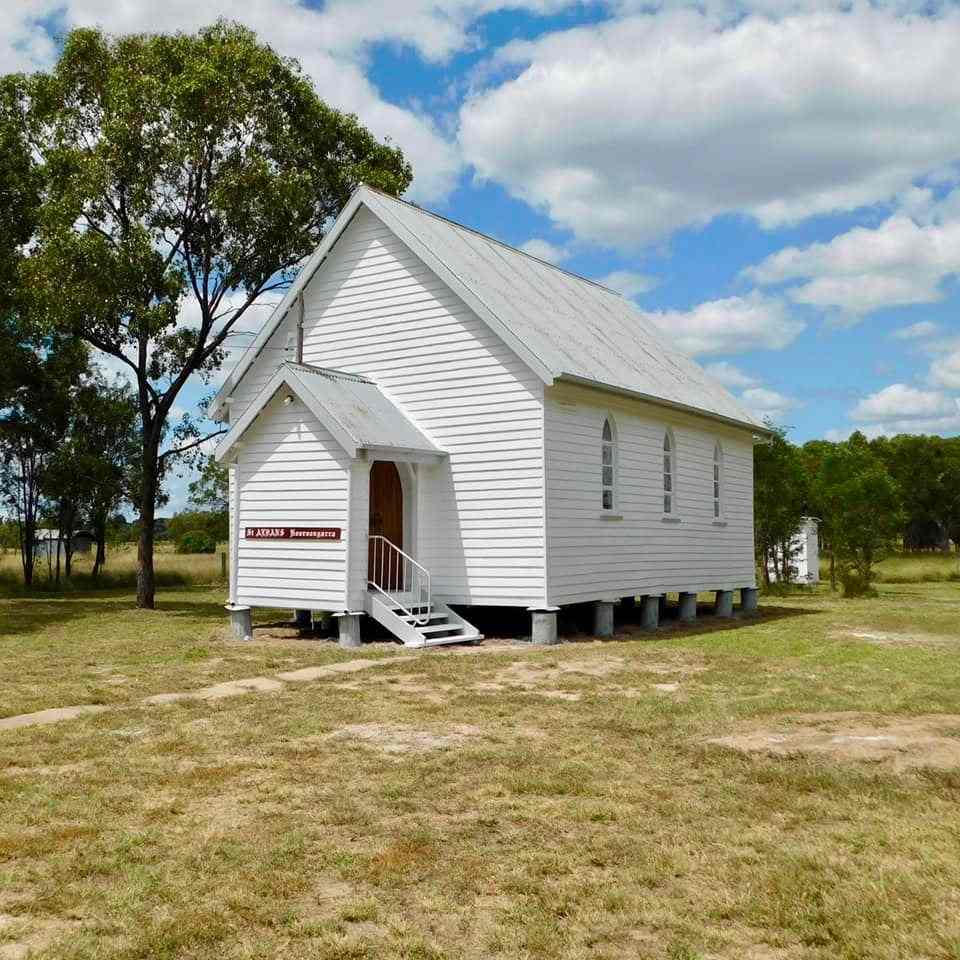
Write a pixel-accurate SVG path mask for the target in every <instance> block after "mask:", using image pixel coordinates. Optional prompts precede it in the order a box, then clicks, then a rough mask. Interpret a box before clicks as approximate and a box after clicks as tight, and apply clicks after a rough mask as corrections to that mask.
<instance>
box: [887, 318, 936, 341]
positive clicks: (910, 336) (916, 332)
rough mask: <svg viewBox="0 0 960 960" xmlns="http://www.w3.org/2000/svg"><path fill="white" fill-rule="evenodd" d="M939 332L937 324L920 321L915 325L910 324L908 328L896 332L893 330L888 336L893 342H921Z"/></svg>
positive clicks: (930, 321)
mask: <svg viewBox="0 0 960 960" xmlns="http://www.w3.org/2000/svg"><path fill="white" fill-rule="evenodd" d="M939 332H940V325H939V324H936V323H934V322H933V321H932V320H920V321H919V322H917V323H911V324H910V325H909V326H908V327H900V328H899V329H898V330H894V331H893V333H891V334H890V336H891V337H893V339H894V340H922V339H924V338H926V337H932V336H934V335H935V334H937V333H939Z"/></svg>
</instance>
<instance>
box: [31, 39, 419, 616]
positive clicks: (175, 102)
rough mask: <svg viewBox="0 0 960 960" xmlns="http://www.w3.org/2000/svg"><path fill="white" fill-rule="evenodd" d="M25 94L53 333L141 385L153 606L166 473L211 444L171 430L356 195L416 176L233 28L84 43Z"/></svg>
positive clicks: (149, 601) (42, 292)
mask: <svg viewBox="0 0 960 960" xmlns="http://www.w3.org/2000/svg"><path fill="white" fill-rule="evenodd" d="M27 89H28V93H29V97H30V145H31V147H32V149H33V151H34V152H35V155H36V156H37V157H38V158H39V160H40V165H41V168H42V172H43V197H42V205H41V215H40V228H39V243H38V245H37V249H36V251H35V253H34V254H33V255H32V256H31V257H30V264H29V269H28V271H27V275H28V277H29V279H30V282H31V289H32V290H35V291H37V293H38V300H39V301H41V302H42V304H43V305H44V312H45V314H46V316H47V320H48V322H49V323H52V324H55V325H57V326H59V327H60V328H61V329H66V330H68V331H70V332H72V333H74V334H76V335H77V336H79V337H81V338H83V339H84V340H85V341H86V342H87V343H89V344H91V345H92V346H93V347H95V348H96V349H97V350H99V351H102V352H103V353H106V354H109V355H110V356H111V357H113V358H115V361H116V362H117V363H118V364H119V365H121V366H122V367H125V368H126V369H127V371H128V373H129V376H130V378H131V380H132V382H133V385H134V391H135V395H136V399H137V405H138V413H139V420H140V430H141V443H140V464H139V467H140V469H139V474H140V479H139V486H140V490H139V496H138V503H137V507H138V510H139V515H140V538H139V549H138V577H137V603H138V605H140V606H142V607H152V606H153V605H154V592H155V582H154V568H153V539H154V518H155V510H156V504H157V498H158V496H159V494H160V482H161V478H162V474H163V471H164V469H165V467H166V466H168V465H169V463H170V461H171V460H172V459H173V458H174V457H176V456H177V455H178V454H180V453H182V452H184V451H186V450H188V449H194V448H196V447H198V446H199V445H200V444H201V443H202V442H203V440H204V439H205V438H204V437H201V436H196V435H188V434H187V433H185V432H184V433H179V434H178V431H177V430H176V429H171V428H170V417H171V411H172V410H173V407H174V404H175V402H176V400H177V398H178V396H179V395H180V393H181V391H182V390H183V388H184V387H185V386H186V384H187V382H188V381H189V380H190V379H191V377H199V378H200V379H204V378H205V379H207V380H209V378H210V377H211V375H212V374H213V373H214V371H215V370H216V369H217V368H218V367H219V366H220V365H221V364H222V362H223V360H224V356H225V351H226V348H227V347H228V339H229V338H230V337H231V335H232V334H233V333H234V332H235V331H236V330H237V329H238V325H239V324H241V323H242V322H243V320H244V318H245V317H247V316H248V312H249V311H250V309H251V307H252V306H254V305H255V304H256V303H257V302H258V301H259V300H261V298H262V297H263V296H264V294H266V293H268V292H269V291H271V290H276V289H277V288H279V287H282V286H283V285H285V284H288V283H289V282H290V281H291V280H292V278H293V275H294V273H295V271H296V268H297V267H298V265H299V264H301V263H302V261H303V260H304V258H305V257H306V256H307V255H308V254H309V253H310V252H311V251H312V250H313V249H314V248H315V247H316V245H317V244H318V243H319V242H320V240H321V239H322V238H323V236H324V233H325V231H326V229H327V228H328V226H329V224H330V223H331V221H332V219H333V218H334V217H335V216H336V214H337V213H338V212H339V211H340V209H342V207H343V205H344V204H345V203H346V201H347V199H348V198H349V195H350V193H351V191H352V189H353V188H354V187H355V186H356V185H357V184H358V183H360V182H366V183H369V184H371V185H373V186H375V187H378V188H379V189H381V190H384V191H386V192H388V193H390V194H393V195H398V194H400V193H402V192H403V191H404V190H405V189H406V187H407V186H408V185H409V183H410V180H411V177H412V174H411V170H410V166H409V164H408V163H407V162H406V161H405V159H404V157H403V154H402V152H401V151H400V150H399V149H397V148H396V147H394V146H391V145H390V144H389V143H384V142H380V141H379V140H377V139H376V138H375V137H374V136H373V135H372V134H371V133H370V132H369V131H368V130H366V129H365V128H364V127H363V126H362V125H361V124H360V122H359V121H358V120H357V118H356V117H354V116H352V115H348V114H344V113H341V112H339V111H337V110H335V109H333V108H332V107H330V106H328V105H327V104H326V103H324V102H323V101H322V100H321V99H320V97H319V96H318V95H317V93H316V92H315V91H314V89H313V87H312V85H311V83H310V81H309V80H308V78H307V77H306V76H304V74H303V73H302V72H301V70H300V67H299V66H298V64H297V63H295V62H294V61H292V60H289V59H285V58H282V57H280V56H278V55H277V54H276V53H275V52H274V51H273V50H272V49H271V48H270V47H269V46H266V45H264V44H262V43H260V42H258V40H257V38H256V37H255V36H254V34H253V33H252V32H250V31H249V30H248V29H246V28H244V27H241V26H238V25H235V24H230V23H226V22H218V23H217V24H215V25H213V26H211V27H208V28H206V29H203V30H200V31H199V32H198V33H195V34H184V33H177V34H172V35H131V36H122V37H118V38H111V37H108V36H105V35H104V34H102V33H101V32H99V31H97V30H91V29H84V30H76V31H73V32H72V33H70V34H69V35H68V36H67V37H66V39H65V42H64V46H63V52H62V55H61V57H60V59H59V61H58V62H57V64H56V65H55V67H54V68H53V70H52V72H50V73H48V74H47V73H44V74H37V75H34V76H33V77H31V78H30V79H29V83H28V84H27ZM165 435H169V436H170V437H171V441H170V442H171V443H172V446H171V447H170V448H169V449H163V448H164V444H165V441H164V437H165ZM178 436H179V437H180V441H179V442H178Z"/></svg>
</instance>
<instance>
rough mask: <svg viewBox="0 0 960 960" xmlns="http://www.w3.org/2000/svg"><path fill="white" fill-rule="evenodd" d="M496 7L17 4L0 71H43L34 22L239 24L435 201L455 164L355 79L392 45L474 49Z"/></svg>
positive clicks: (267, 0)
mask: <svg viewBox="0 0 960 960" xmlns="http://www.w3.org/2000/svg"><path fill="white" fill-rule="evenodd" d="M559 2H560V0H514V2H512V3H511V4H510V5H511V6H524V7H529V8H530V9H533V10H534V11H549V10H551V9H553V8H555V7H556V6H557V5H558V3H559ZM502 5H503V3H502V2H501V0H469V2H467V0H463V2H456V0H454V2H451V3H446V4H444V5H442V6H441V5H439V4H437V3H434V2H432V0H334V2H333V3H328V4H327V5H326V7H324V8H323V9H321V10H317V9H315V8H314V7H312V6H308V5H307V4H306V3H305V2H301V0H250V2H247V3H244V4H243V5H242V6H241V7H238V6H237V5H236V3H234V2H233V0H210V2H208V3H203V4H200V3H196V2H194V0H167V2H165V3H162V4H157V3H153V2H150V0H126V2H124V3H117V2H115V0H27V2H25V3H23V4H12V5H11V4H3V5H2V7H3V10H2V11H0V72H6V71H7V70H16V69H36V68H46V67H49V66H50V64H51V63H52V61H53V59H54V57H55V55H56V49H55V44H54V42H53V39H52V37H51V35H50V33H49V32H48V30H47V28H45V27H44V25H43V23H42V20H43V19H44V18H53V17H54V16H56V18H57V29H58V31H59V30H62V29H70V28H72V27H75V26H99V27H102V28H103V29H104V30H106V31H108V32H111V33H126V32H134V31H158V32H163V31H174V30H196V29H198V28H200V27H202V26H205V25H207V24H210V23H212V22H213V21H215V20H216V19H217V18H218V17H225V18H227V19H237V18H239V19H242V21H243V23H245V24H246V25H247V26H249V27H251V28H252V29H254V30H255V31H256V32H257V34H258V35H259V36H260V37H261V38H262V39H264V40H265V41H267V42H268V43H270V44H271V45H272V46H273V47H274V48H275V49H276V50H277V51H278V52H280V53H281V54H283V55H285V56H292V57H296V58H297V59H298V60H299V61H300V62H301V64H302V65H303V67H304V70H305V71H306V73H307V74H308V75H309V76H310V77H311V78H312V80H313V82H314V85H315V86H316V88H317V91H318V92H319V94H320V96H321V97H323V99H324V100H326V101H327V102H328V103H330V104H331V105H333V106H335V107H338V108H341V109H344V110H349V111H351V112H354V113H356V114H357V115H358V116H359V118H360V120H361V122H362V123H364V124H365V125H366V126H367V127H369V128H370V129H371V130H372V131H373V132H374V133H375V134H376V135H377V136H379V137H390V138H391V139H392V140H393V142H394V143H396V144H398V145H399V146H400V147H401V148H402V149H403V151H404V154H405V155H406V156H407V157H408V159H410V161H411V162H412V164H413V168H414V176H415V179H414V184H413V186H412V187H411V189H410V191H409V193H408V196H409V197H411V198H412V199H416V200H437V199H442V198H443V197H445V196H446V195H447V193H448V192H449V191H450V190H451V189H452V187H453V186H454V183H455V181H456V179H457V177H458V175H459V172H460V167H461V164H460V157H459V153H458V150H457V147H456V144H455V143H452V142H451V141H450V140H449V139H448V138H447V137H446V136H445V135H444V134H443V132H442V131H441V130H440V129H439V127H438V126H437V125H436V123H434V121H433V120H432V119H430V117H429V116H427V115H425V114H423V113H421V112H418V111H417V110H415V109H407V108H405V107H402V106H397V105H395V104H393V103H390V102H388V101H387V100H385V99H384V98H383V97H382V96H381V95H380V93H379V92H378V91H377V89H376V88H375V87H374V86H373V84H371V83H370V81H369V80H368V79H367V77H366V76H365V72H364V70H365V58H366V51H367V48H368V46H369V45H370V44H372V43H378V42H394V43H397V44H406V45H410V46H412V47H414V48H415V49H417V50H418V51H419V52H420V53H421V55H423V56H425V57H427V58H429V59H434V60H436V59H442V58H443V57H446V56H449V55H450V54H451V53H453V52H455V51H456V50H459V49H462V48H464V47H467V46H471V45H474V44H475V43H476V38H474V37H472V36H471V35H470V33H469V29H468V28H469V26H470V24H471V23H472V22H473V21H474V20H475V18H476V17H477V16H479V15H481V14H482V13H484V12H487V11H488V10H489V9H494V8H496V7H499V6H502Z"/></svg>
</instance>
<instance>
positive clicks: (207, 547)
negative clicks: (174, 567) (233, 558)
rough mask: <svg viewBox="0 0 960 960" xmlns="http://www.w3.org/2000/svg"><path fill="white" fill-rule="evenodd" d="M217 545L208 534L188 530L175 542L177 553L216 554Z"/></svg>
mask: <svg viewBox="0 0 960 960" xmlns="http://www.w3.org/2000/svg"><path fill="white" fill-rule="evenodd" d="M216 552H217V543H216V541H215V540H214V539H213V537H211V536H210V534H209V533H204V532H203V531H202V530H189V531H187V532H186V533H185V534H183V536H181V537H180V539H179V540H177V553H216Z"/></svg>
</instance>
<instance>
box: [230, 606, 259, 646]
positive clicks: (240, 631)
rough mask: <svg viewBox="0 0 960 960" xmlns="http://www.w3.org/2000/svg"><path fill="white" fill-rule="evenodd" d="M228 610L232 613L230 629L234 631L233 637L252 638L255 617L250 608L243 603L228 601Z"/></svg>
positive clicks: (236, 638)
mask: <svg viewBox="0 0 960 960" xmlns="http://www.w3.org/2000/svg"><path fill="white" fill-rule="evenodd" d="M226 610H227V613H229V614H230V630H231V631H232V633H233V639H234V640H252V639H253V618H252V616H251V615H250V608H249V607H245V606H243V605H242V604H236V603H228V604H227V606H226Z"/></svg>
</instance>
